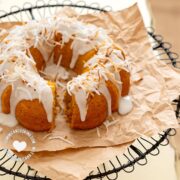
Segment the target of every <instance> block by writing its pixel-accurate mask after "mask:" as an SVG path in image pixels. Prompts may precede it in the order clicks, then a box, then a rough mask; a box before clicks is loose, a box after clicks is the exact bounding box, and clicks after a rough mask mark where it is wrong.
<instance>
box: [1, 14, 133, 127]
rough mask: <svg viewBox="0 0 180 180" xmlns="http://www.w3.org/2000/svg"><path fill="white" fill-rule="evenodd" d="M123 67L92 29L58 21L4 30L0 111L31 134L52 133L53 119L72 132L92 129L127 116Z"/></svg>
mask: <svg viewBox="0 0 180 180" xmlns="http://www.w3.org/2000/svg"><path fill="white" fill-rule="evenodd" d="M13 25H16V24H15V23H14V24H13ZM0 27H3V26H2V25H1V26H0ZM128 67H129V62H128V61H127V60H126V58H125V54H124V53H123V51H122V50H121V49H120V48H119V47H118V46H117V45H116V44H115V43H114V42H113V41H112V39H111V38H110V37H109V36H108V35H107V33H106V31H105V30H104V29H102V28H99V27H96V26H94V25H92V24H86V23H83V22H81V21H78V20H77V19H75V18H69V17H66V16H63V17H51V18H48V19H44V20H41V21H30V22H27V23H25V24H21V23H18V26H14V27H12V26H10V25H9V26H8V29H6V30H5V28H4V29H3V30H1V31H0V97H1V105H0V111H1V113H5V114H10V115H13V116H15V117H16V119H17V121H18V122H19V123H20V124H21V125H22V126H23V127H25V128H27V129H29V130H32V131H49V130H52V129H53V128H54V127H55V117H56V114H57V113H63V114H64V115H65V117H66V119H67V123H68V124H69V125H70V127H71V128H73V129H91V128H95V127H97V126H99V125H101V124H102V123H103V122H104V121H105V120H106V119H107V118H108V117H109V116H111V115H112V113H113V112H120V114H126V113H128V112H129V111H131V109H132V103H131V99H130V97H129V88H130V73H129V69H128ZM57 107H58V108H57ZM59 109H60V110H61V111H59Z"/></svg>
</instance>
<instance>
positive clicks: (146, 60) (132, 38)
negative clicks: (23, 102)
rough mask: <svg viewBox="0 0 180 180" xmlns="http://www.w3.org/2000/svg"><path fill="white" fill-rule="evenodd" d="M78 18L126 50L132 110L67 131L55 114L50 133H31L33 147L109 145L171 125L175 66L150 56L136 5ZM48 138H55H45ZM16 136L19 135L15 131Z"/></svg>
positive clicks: (178, 85) (177, 87) (179, 83)
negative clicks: (106, 122)
mask: <svg viewBox="0 0 180 180" xmlns="http://www.w3.org/2000/svg"><path fill="white" fill-rule="evenodd" d="M64 12H66V13H67V12H68V14H69V15H70V14H71V15H72V10H70V9H65V10H64ZM61 13H62V12H61ZM73 13H74V12H73ZM78 18H79V19H81V20H82V21H84V22H88V23H93V24H95V25H97V26H100V27H103V28H105V29H106V30H107V31H108V33H109V34H110V36H111V37H112V38H113V39H114V41H115V42H116V43H118V44H119V45H120V46H121V47H122V48H123V49H124V51H125V52H126V54H127V58H128V59H129V60H130V61H131V79H132V83H131V90H130V94H131V95H132V99H133V104H134V107H133V110H132V112H130V113H129V114H128V115H125V116H120V115H118V114H117V113H115V114H114V115H113V119H114V120H113V121H114V125H111V126H109V127H108V129H107V128H106V127H105V125H102V126H100V127H99V128H98V129H97V128H95V129H92V130H86V131H80V130H72V129H70V128H69V127H68V125H67V124H66V122H65V120H64V119H63V118H62V117H61V116H59V117H57V121H56V124H57V127H56V128H55V129H54V130H53V132H52V133H49V134H48V133H47V132H44V133H33V136H34V138H35V140H36V151H37V152H38V151H57V150H64V149H68V148H80V147H81V148H82V147H109V146H114V145H119V144H124V143H127V142H131V141H133V140H135V139H136V138H138V137H140V136H141V135H146V136H152V135H154V134H156V133H157V132H160V131H162V130H165V129H167V128H170V127H171V128H173V127H177V120H176V117H175V113H174V110H173V108H172V106H171V101H172V100H173V99H174V98H176V96H177V95H178V94H179V92H180V75H179V72H178V71H176V70H175V69H173V68H172V67H169V66H167V65H166V64H165V63H164V62H162V61H160V60H157V59H156V58H155V55H154V54H153V52H152V47H151V45H150V42H149V39H148V36H147V32H146V29H145V27H144V24H143V20H142V17H141V15H140V12H139V10H138V7H137V6H136V5H134V6H132V7H130V8H128V9H125V10H123V11H118V12H110V13H100V14H96V15H93V14H91V15H90V14H89V15H83V16H78ZM17 127H20V126H17ZM17 127H16V128H17ZM10 130H12V128H11V129H10V128H7V127H3V132H2V133H1V135H0V147H9V148H12V146H11V145H12V141H9V144H8V143H6V144H3V140H4V139H5V137H6V135H7V133H8V132H9V131H10ZM53 137H54V138H56V137H58V138H57V139H51V140H50V139H49V138H53ZM17 138H19V139H22V138H23V137H22V136H21V135H20V136H19V137H16V139H17ZM29 150H31V147H27V148H26V151H29Z"/></svg>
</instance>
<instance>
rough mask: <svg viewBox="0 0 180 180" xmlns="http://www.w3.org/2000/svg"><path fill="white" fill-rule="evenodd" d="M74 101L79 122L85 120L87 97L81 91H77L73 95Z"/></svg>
mask: <svg viewBox="0 0 180 180" xmlns="http://www.w3.org/2000/svg"><path fill="white" fill-rule="evenodd" d="M74 95H75V100H76V103H77V106H78V108H79V112H80V118H81V121H85V120H86V115H87V109H88V107H87V95H86V93H85V92H84V91H83V90H78V91H77V92H76V93H75V94H74Z"/></svg>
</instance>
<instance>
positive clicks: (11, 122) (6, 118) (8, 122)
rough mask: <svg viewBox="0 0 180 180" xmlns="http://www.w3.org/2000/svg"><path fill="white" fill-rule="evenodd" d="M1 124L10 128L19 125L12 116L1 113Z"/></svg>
mask: <svg viewBox="0 0 180 180" xmlns="http://www.w3.org/2000/svg"><path fill="white" fill-rule="evenodd" d="M0 124H1V125H4V126H8V127H14V126H15V125H17V120H16V118H15V116H13V115H12V114H4V113H0Z"/></svg>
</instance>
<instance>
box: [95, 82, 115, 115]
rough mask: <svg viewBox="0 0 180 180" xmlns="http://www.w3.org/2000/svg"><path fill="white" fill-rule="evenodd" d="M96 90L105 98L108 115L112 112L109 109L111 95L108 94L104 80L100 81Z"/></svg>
mask: <svg viewBox="0 0 180 180" xmlns="http://www.w3.org/2000/svg"><path fill="white" fill-rule="evenodd" d="M98 90H99V92H101V93H102V94H103V96H104V97H105V98H106V101H107V105H108V116H110V115H111V114H112V110H111V95H110V93H109V90H108V88H107V86H106V83H105V82H104V83H101V84H100V87H99V89H98Z"/></svg>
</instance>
